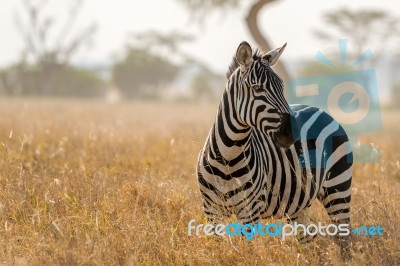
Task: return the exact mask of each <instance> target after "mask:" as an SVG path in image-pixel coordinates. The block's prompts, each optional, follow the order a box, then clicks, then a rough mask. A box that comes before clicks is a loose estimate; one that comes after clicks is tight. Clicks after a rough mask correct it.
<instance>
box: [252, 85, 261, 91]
mask: <svg viewBox="0 0 400 266" xmlns="http://www.w3.org/2000/svg"><path fill="white" fill-rule="evenodd" d="M251 87H252V88H253V90H255V91H256V92H261V91H263V89H262V87H260V85H253V86H251Z"/></svg>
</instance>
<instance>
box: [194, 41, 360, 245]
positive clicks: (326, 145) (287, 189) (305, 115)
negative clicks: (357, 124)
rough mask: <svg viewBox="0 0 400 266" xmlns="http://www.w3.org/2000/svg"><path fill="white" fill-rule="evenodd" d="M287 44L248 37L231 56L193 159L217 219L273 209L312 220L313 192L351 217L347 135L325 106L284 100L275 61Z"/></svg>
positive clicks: (244, 218)
mask: <svg viewBox="0 0 400 266" xmlns="http://www.w3.org/2000/svg"><path fill="white" fill-rule="evenodd" d="M285 47H286V44H285V45H283V46H282V47H280V48H277V49H274V50H272V51H270V52H268V53H263V52H262V51H261V50H260V49H252V48H251V46H250V45H249V44H248V43H247V42H245V41H244V42H242V43H240V45H239V47H238V48H237V51H236V55H235V56H234V57H233V61H232V63H231V65H230V67H229V70H228V72H227V78H228V81H227V83H226V86H225V90H224V92H223V95H222V98H221V101H220V104H219V107H218V111H217V115H216V118H215V122H214V124H213V126H212V128H211V130H210V132H209V134H208V137H207V139H206V141H205V144H204V146H203V148H202V150H201V151H200V154H199V157H198V163H197V167H196V172H197V178H198V184H199V188H200V194H201V198H202V202H203V207H204V212H205V214H206V216H207V218H208V220H209V221H210V222H213V223H214V224H216V223H218V222H221V221H222V220H223V219H224V218H226V217H230V216H231V215H235V216H236V218H237V219H238V220H239V221H240V222H241V223H243V224H249V223H250V224H251V223H255V222H257V221H259V220H260V219H265V218H268V217H275V218H278V219H279V218H287V219H288V220H289V221H292V222H293V221H298V223H301V224H304V225H307V224H309V223H310V206H311V203H312V202H313V201H314V200H315V199H318V200H319V201H320V202H321V203H322V205H323V206H324V208H325V210H326V211H327V213H328V215H329V218H330V220H331V221H332V222H333V223H335V224H341V223H344V224H349V223H350V200H351V181H352V164H353V163H352V162H353V154H352V150H351V146H350V142H349V138H348V137H347V135H346V133H345V131H344V129H343V128H342V127H341V126H340V125H339V124H338V123H337V122H336V121H335V120H334V119H333V118H332V117H331V116H330V115H328V114H327V113H325V112H324V111H323V110H321V109H319V108H316V107H310V106H306V105H289V104H288V103H287V101H286V100H285V97H284V91H283V87H284V86H283V81H282V79H281V78H280V77H279V76H278V75H277V74H276V73H275V72H274V71H273V70H272V68H271V67H272V66H274V65H275V64H276V62H277V61H278V58H279V57H280V55H281V54H282V52H283V51H284V49H285ZM339 238H340V237H338V239H339ZM348 239H349V238H345V240H343V239H341V240H339V241H338V244H339V245H340V247H342V248H343V249H344V248H347V247H348V246H349V245H350V242H349V240H348Z"/></svg>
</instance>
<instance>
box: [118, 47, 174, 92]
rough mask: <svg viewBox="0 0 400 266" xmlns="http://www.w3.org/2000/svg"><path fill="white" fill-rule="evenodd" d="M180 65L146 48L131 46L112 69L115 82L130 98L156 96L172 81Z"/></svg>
mask: <svg viewBox="0 0 400 266" xmlns="http://www.w3.org/2000/svg"><path fill="white" fill-rule="evenodd" d="M179 69H180V68H179V66H177V65H175V64H173V63H172V62H170V61H169V60H168V59H166V58H163V57H161V56H158V55H155V54H152V53H150V52H149V51H148V50H146V49H140V48H131V49H129V50H128V53H127V55H126V57H125V58H124V59H122V60H121V61H120V62H117V63H116V64H115V65H114V67H113V71H112V77H113V81H114V83H115V84H116V85H117V87H118V88H119V89H120V90H121V92H122V94H123V95H124V96H126V97H128V98H154V97H157V95H159V90H160V89H162V87H163V86H165V85H166V84H167V83H169V82H172V81H173V80H174V79H175V77H176V76H177V74H178V73H179Z"/></svg>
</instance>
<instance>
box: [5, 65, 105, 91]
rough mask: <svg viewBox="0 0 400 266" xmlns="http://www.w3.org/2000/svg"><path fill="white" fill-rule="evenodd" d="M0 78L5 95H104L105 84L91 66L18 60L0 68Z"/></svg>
mask: <svg viewBox="0 0 400 266" xmlns="http://www.w3.org/2000/svg"><path fill="white" fill-rule="evenodd" d="M0 80H1V83H2V86H1V87H3V89H2V92H3V94H5V95H8V96H19V95H24V96H26V95H30V96H57V97H58V96H67V97H95V96H100V95H103V94H104V88H105V84H104V81H103V80H101V79H100V78H99V77H98V76H97V74H96V73H94V72H92V71H90V70H87V69H82V68H77V67H74V66H65V65H60V64H53V63H42V64H38V65H29V64H26V63H19V64H16V65H13V66H10V67H8V68H6V69H3V70H2V71H0ZM0 92H1V89H0Z"/></svg>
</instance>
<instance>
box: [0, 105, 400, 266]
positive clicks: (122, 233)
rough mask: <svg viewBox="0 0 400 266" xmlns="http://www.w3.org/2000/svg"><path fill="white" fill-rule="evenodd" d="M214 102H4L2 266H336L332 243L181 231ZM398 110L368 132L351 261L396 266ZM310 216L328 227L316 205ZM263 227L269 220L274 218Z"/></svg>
mask: <svg viewBox="0 0 400 266" xmlns="http://www.w3.org/2000/svg"><path fill="white" fill-rule="evenodd" d="M215 111H216V106H215V105H209V106H197V105H188V104H172V103H171V104H162V103H151V104H139V103H124V104H118V105H107V104H103V103H98V102H74V101H73V100H69V101H50V100H46V101H40V100H4V99H3V100H1V101H0V115H1V118H0V264H9V265H12V264H14V265H42V264H63V265H64V264H65V265H82V264H83V265H92V264H95V265H97V264H99V265H102V264H105V265H115V264H121V265H137V264H144V265H154V264H156V265H157V264H158V265H164V264H176V265H203V264H206V265H232V264H237V265H256V264H260V265H315V264H319V265H341V264H342V263H343V262H342V261H341V258H340V253H339V249H338V247H337V246H336V245H335V244H334V242H333V240H332V239H331V238H329V237H323V236H320V237H317V239H316V240H315V241H313V242H311V243H309V244H299V243H298V242H297V241H296V240H295V239H294V238H289V239H287V240H285V241H281V239H280V238H277V237H255V238H254V239H253V240H251V241H246V240H245V239H244V238H241V237H232V238H228V237H206V236H204V235H203V236H200V237H197V236H191V237H189V236H188V235H187V224H188V221H189V220H191V219H196V221H197V223H201V222H203V223H205V222H206V221H205V216H204V215H203V210H202V204H201V199H200V196H199V192H198V187H197V180H196V176H195V164H196V159H197V155H198V152H199V150H200V148H201V146H202V145H203V142H204V139H205V137H206V135H207V133H208V130H209V128H210V127H211V124H212V122H213V120H214V117H215ZM399 114H400V113H398V112H394V111H386V112H384V113H383V121H384V129H383V131H381V132H377V133H373V134H368V135H365V136H364V137H363V138H362V141H363V142H365V143H370V142H372V143H374V145H375V146H376V147H377V148H379V149H380V150H381V152H382V160H381V161H380V162H379V163H375V164H356V165H355V168H354V182H353V202H352V211H351V212H352V224H353V226H358V225H380V226H381V227H383V228H384V236H381V237H366V236H361V237H357V238H355V241H354V248H353V250H352V255H353V256H352V257H353V259H352V261H351V262H349V263H350V264H353V265H366V264H368V265H371V264H372V265H395V264H400V244H399V242H400V233H399V232H398V230H399V229H400V222H399V218H400V214H399V207H400V204H399V200H400V163H399V160H400V158H399V157H400V156H399V155H400V141H399V135H400V124H399V123H398V116H399ZM313 213H314V220H317V221H322V222H328V219H327V216H326V214H325V212H324V210H323V208H322V207H321V205H320V204H318V203H315V204H314V206H313ZM266 222H276V221H274V220H271V221H266Z"/></svg>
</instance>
